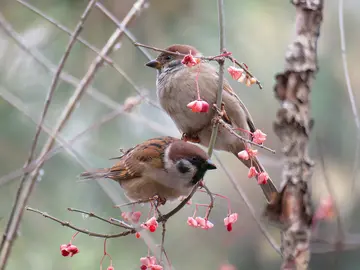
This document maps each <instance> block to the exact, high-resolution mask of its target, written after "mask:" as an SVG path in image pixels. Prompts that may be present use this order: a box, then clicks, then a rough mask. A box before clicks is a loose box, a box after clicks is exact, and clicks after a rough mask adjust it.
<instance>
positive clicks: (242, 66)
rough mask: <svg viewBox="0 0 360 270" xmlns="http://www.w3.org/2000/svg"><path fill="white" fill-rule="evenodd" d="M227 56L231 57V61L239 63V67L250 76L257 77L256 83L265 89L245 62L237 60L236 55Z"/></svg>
mask: <svg viewBox="0 0 360 270" xmlns="http://www.w3.org/2000/svg"><path fill="white" fill-rule="evenodd" d="M225 58H227V59H229V60H230V61H231V62H233V63H235V64H236V65H238V66H239V67H241V68H242V69H243V70H244V71H245V73H246V74H247V75H249V76H250V77H252V78H255V79H256V84H257V85H258V86H259V88H260V89H263V86H262V85H261V82H260V81H259V80H258V79H257V78H256V77H254V75H253V74H252V73H251V72H250V71H249V70H248V67H247V66H245V65H244V64H243V63H239V61H238V60H236V59H235V58H234V57H232V56H231V55H228V56H225Z"/></svg>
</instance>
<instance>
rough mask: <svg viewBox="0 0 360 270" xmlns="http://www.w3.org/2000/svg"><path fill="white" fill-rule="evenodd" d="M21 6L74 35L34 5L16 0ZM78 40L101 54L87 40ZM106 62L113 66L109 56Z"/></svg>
mask: <svg viewBox="0 0 360 270" xmlns="http://www.w3.org/2000/svg"><path fill="white" fill-rule="evenodd" d="M16 1H17V2H18V3H19V4H21V5H23V6H24V7H26V8H28V9H29V10H30V11H32V12H34V13H35V14H37V15H39V16H41V17H43V18H44V19H45V20H47V21H48V22H50V23H51V24H52V25H54V26H56V27H57V28H59V29H60V30H62V31H64V32H65V33H67V34H68V35H70V36H71V35H72V34H73V33H72V31H71V30H69V29H68V28H66V27H65V26H63V25H62V24H60V23H59V22H57V21H56V20H54V19H53V18H51V17H49V16H47V15H46V14H45V13H44V12H42V11H41V10H39V9H38V8H36V7H34V6H33V5H31V4H30V3H28V2H25V1H23V0H16ZM76 40H78V41H79V42H80V43H82V44H83V45H85V46H86V47H88V48H89V49H90V50H92V51H93V52H95V53H96V54H97V55H99V54H100V51H99V50H98V49H97V48H96V47H94V46H93V45H91V44H90V43H89V42H87V41H86V40H85V39H83V38H81V37H80V36H78V37H76ZM104 60H105V61H106V62H107V63H108V64H111V63H113V60H112V59H111V58H109V57H107V56H104Z"/></svg>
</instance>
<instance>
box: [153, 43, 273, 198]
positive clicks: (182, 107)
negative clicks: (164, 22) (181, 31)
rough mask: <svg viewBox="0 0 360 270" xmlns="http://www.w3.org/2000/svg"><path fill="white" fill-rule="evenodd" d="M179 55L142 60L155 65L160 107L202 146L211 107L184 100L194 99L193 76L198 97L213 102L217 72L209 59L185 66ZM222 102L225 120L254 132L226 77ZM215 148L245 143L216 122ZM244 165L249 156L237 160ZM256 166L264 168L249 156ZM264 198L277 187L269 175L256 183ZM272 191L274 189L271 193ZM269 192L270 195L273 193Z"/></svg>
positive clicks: (187, 50)
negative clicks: (199, 108) (194, 107)
mask: <svg viewBox="0 0 360 270" xmlns="http://www.w3.org/2000/svg"><path fill="white" fill-rule="evenodd" d="M165 50H167V51H170V52H178V53H180V54H191V55H193V56H194V57H199V56H201V54H200V53H199V51H198V50H197V49H196V48H194V47H192V46H189V45H172V46H170V47H168V48H166V49H165ZM182 59H183V56H181V55H174V54H169V53H165V52H162V53H160V55H159V56H158V57H157V58H156V59H155V60H152V61H150V62H148V63H147V64H146V66H148V67H152V68H155V69H157V80H156V86H157V95H158V98H159V100H160V104H161V106H162V108H163V109H164V110H165V111H166V112H167V113H168V114H169V116H170V117H171V118H172V120H173V121H174V122H175V124H176V126H177V127H178V129H179V130H180V131H181V132H183V137H185V138H187V139H189V138H190V141H193V142H199V143H201V144H202V145H204V146H206V147H207V146H208V145H209V141H210V137H211V132H212V126H213V124H212V119H213V117H214V115H215V112H214V110H209V111H208V112H206V113H194V112H192V111H191V110H189V109H188V108H187V104H188V103H190V102H191V101H193V100H196V99H197V88H196V83H195V80H196V79H197V80H198V85H199V89H200V94H201V98H202V99H203V100H205V101H206V102H208V103H209V104H210V105H212V104H215V103H216V95H217V91H218V85H219V84H218V80H219V74H218V72H217V70H216V69H215V67H214V66H213V65H211V64H210V63H206V62H205V63H204V62H202V63H201V64H200V66H194V67H187V66H185V65H184V64H182V63H181V61H182ZM222 99H223V103H224V108H225V111H226V116H227V117H226V119H225V120H226V121H227V122H228V123H229V124H230V125H231V126H232V127H233V128H235V129H236V128H239V129H240V130H241V129H242V130H247V131H251V132H254V131H255V125H254V122H253V120H252V118H251V116H250V113H249V112H248V110H247V108H246V107H245V105H244V103H243V102H242V101H241V100H240V98H239V97H238V96H237V95H236V94H235V92H234V91H233V89H232V88H231V86H230V84H229V83H228V81H227V80H224V88H223V97H222ZM240 134H241V135H242V136H243V137H245V138H246V137H247V136H249V134H247V133H246V132H240ZM215 149H218V150H224V151H228V152H231V153H233V154H235V155H236V156H237V154H238V153H239V152H240V151H242V150H244V149H245V144H244V143H243V142H242V141H241V140H239V139H238V138H236V137H235V136H234V135H233V134H231V133H230V132H229V131H228V130H227V129H225V128H224V127H222V126H220V127H219V133H218V136H217V140H216V145H215ZM241 161H242V162H243V163H244V164H245V165H246V166H247V167H248V168H250V166H251V161H250V160H241ZM252 162H253V164H252V165H253V166H255V167H256V168H257V170H260V171H264V168H263V166H262V165H261V164H260V162H259V160H258V159H257V158H256V157H255V158H253V160H252ZM260 186H261V188H262V190H263V192H264V194H265V196H266V198H267V200H268V201H270V199H271V197H272V194H273V193H274V192H277V189H276V187H275V185H274V184H273V182H272V181H271V179H269V180H268V181H267V183H266V184H263V185H260ZM274 194H276V193H274ZM274 194H273V195H274Z"/></svg>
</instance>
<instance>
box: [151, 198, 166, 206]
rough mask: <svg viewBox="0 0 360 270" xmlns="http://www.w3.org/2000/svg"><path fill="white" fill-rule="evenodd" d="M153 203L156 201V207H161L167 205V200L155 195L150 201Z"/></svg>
mask: <svg viewBox="0 0 360 270" xmlns="http://www.w3.org/2000/svg"><path fill="white" fill-rule="evenodd" d="M150 200H151V201H155V202H156V207H158V206H160V205H164V204H165V203H166V199H165V198H161V197H160V196H158V195H155V196H154V197H152V198H151V199H150Z"/></svg>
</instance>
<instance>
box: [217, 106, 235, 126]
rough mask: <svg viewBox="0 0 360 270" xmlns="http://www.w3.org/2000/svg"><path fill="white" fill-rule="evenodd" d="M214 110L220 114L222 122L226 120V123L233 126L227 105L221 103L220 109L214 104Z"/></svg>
mask: <svg viewBox="0 0 360 270" xmlns="http://www.w3.org/2000/svg"><path fill="white" fill-rule="evenodd" d="M214 108H215V110H216V112H217V113H218V115H219V116H220V117H221V118H222V120H224V121H225V122H226V123H228V124H229V125H231V120H230V117H229V116H228V115H227V113H226V110H225V103H224V102H221V107H220V108H218V107H217V106H216V104H214Z"/></svg>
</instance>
